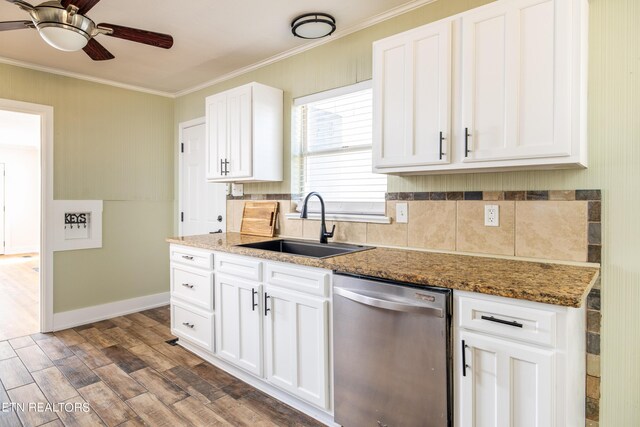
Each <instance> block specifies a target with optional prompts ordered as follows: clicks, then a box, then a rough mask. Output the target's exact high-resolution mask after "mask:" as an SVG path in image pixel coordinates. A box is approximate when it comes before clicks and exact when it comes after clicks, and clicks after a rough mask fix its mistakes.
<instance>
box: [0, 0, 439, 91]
mask: <svg viewBox="0 0 640 427" xmlns="http://www.w3.org/2000/svg"><path fill="white" fill-rule="evenodd" d="M431 1H433V0H431ZM426 2H427V1H425V0H411V1H408V0H324V1H322V2H319V1H317V0H315V1H314V0H267V1H265V0H243V1H232V0H189V1H177V0H172V1H169V0H102V1H100V3H98V4H97V5H96V6H95V7H94V8H93V9H92V10H91V11H89V13H87V15H88V16H89V18H91V19H93V20H94V21H95V22H96V23H101V22H105V23H111V24H120V25H125V26H129V27H136V28H141V29H145V30H150V31H156V32H161V33H167V34H171V35H172V36H173V37H174V40H175V42H174V46H173V48H171V49H170V50H164V49H159V48H155V47H151V46H147V45H142V44H139V43H133V42H129V41H125V40H121V39H117V38H113V37H107V36H104V35H99V36H98V37H97V40H98V41H99V42H100V43H102V44H103V45H104V46H105V47H106V48H107V49H108V50H109V51H111V53H112V54H113V55H114V56H115V57H116V58H115V59H112V60H110V61H102V62H96V61H92V60H91V59H89V57H88V56H86V54H84V52H82V51H79V52H61V51H57V50H55V49H53V48H51V47H50V46H49V45H47V44H46V43H45V42H44V41H43V40H41V39H40V37H39V35H38V33H37V31H35V30H32V29H25V30H14V31H3V32H0V57H2V58H6V59H9V60H13V61H19V62H24V63H28V64H33V65H36V66H40V67H48V68H53V69H56V70H60V71H63V72H70V73H77V74H81V75H85V76H90V77H93V78H98V79H105V80H110V81H114V82H119V83H122V84H127V85H133V86H139V87H142V88H147V89H151V90H156V91H161V92H168V93H176V92H180V91H184V90H187V89H189V88H192V87H195V86H198V85H200V84H202V83H205V82H208V81H211V80H215V79H216V78H220V77H221V76H224V75H226V74H228V73H230V72H233V71H235V70H238V69H240V68H244V67H247V66H250V65H252V64H256V63H259V62H261V61H264V60H266V59H268V58H271V57H273V56H275V55H278V54H281V53H283V52H287V51H290V50H292V49H296V48H300V47H302V46H303V45H308V44H309V43H314V42H313V41H308V40H302V39H298V38H295V37H293V36H292V35H291V32H290V23H291V20H292V19H293V18H295V17H296V16H298V15H299V14H301V13H306V12H326V13H330V14H331V15H333V16H334V17H335V18H336V21H337V26H338V31H337V32H336V33H335V35H334V36H332V37H334V38H335V37H339V36H340V34H344V33H345V32H348V31H350V30H353V29H355V28H358V27H359V26H362V25H363V23H367V22H371V21H372V20H375V18H376V17H378V18H379V17H380V15H384V14H387V13H391V14H395V13H397V12H399V11H404V10H405V9H406V10H408V9H411V8H413V7H417V6H419V5H421V4H424V3H426ZM37 3H39V2H37ZM37 3H34V4H37ZM21 19H28V16H27V14H26V13H25V12H23V11H22V10H20V9H19V8H18V7H17V6H15V5H12V4H11V3H9V2H6V1H2V0H0V21H13V20H21Z"/></svg>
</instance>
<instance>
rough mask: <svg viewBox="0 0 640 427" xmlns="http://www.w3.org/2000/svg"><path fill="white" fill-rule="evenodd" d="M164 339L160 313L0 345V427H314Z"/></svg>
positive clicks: (164, 318)
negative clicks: (86, 407) (36, 407)
mask: <svg viewBox="0 0 640 427" xmlns="http://www.w3.org/2000/svg"><path fill="white" fill-rule="evenodd" d="M172 338H174V337H173V336H172V335H171V332H170V329H169V308H168V307H161V308H156V309H152V310H147V311H143V312H141V313H134V314H129V315H127V316H121V317H116V318H114V319H110V320H104V321H101V322H97V323H92V324H89V325H84V326H80V327H77V328H72V329H67V330H64V331H60V332H55V333H52V334H33V335H27V336H23V337H20V338H15V339H11V340H7V341H0V382H1V383H0V385H1V387H0V427H4V426H10V427H14V426H41V425H45V426H47V427H54V426H63V425H64V426H82V427H84V426H93V425H108V426H122V427H125V426H126V427H134V426H142V425H147V426H167V427H178V426H321V425H322V424H321V423H318V422H317V421H315V420H314V419H312V418H309V417H308V416H306V415H304V414H302V413H300V412H298V411H296V410H295V409H293V408H291V407H289V406H287V405H285V404H283V403H282V402H280V401H278V400H276V399H274V398H272V397H270V396H268V395H266V394H264V393H262V392H261V391H259V390H256V389H255V388H253V387H251V386H250V385H248V384H246V383H244V382H242V381H240V380H239V379H237V378H235V377H233V376H231V375H229V374H227V373H226V372H224V371H222V370H220V369H218V368H216V367H214V366H213V365H211V364H209V363H207V362H205V361H203V360H202V359H200V358H199V357H197V356H195V355H194V354H192V353H190V352H189V351H187V350H185V349H183V348H182V347H180V346H172V345H169V344H167V343H166V342H165V341H166V340H169V339H172ZM47 403H51V404H54V405H50V406H46V404H47ZM85 403H88V404H89V407H90V410H89V411H88V412H83V411H69V412H67V411H64V410H60V409H61V408H63V406H62V405H59V404H65V405H64V407H66V408H71V407H72V406H73V404H75V405H77V406H78V407H81V406H82V404H85ZM20 404H24V411H22V410H21V408H20ZM29 404H31V408H33V406H34V405H35V404H40V409H41V410H39V411H38V410H33V409H31V410H30V406H29ZM56 404H57V405H56Z"/></svg>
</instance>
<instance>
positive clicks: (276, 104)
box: [206, 83, 283, 182]
mask: <svg viewBox="0 0 640 427" xmlns="http://www.w3.org/2000/svg"><path fill="white" fill-rule="evenodd" d="M282 97H283V92H282V91H281V90H280V89H275V88H272V87H269V86H265V85H262V84H259V83H249V84H247V85H244V86H240V87H237V88H234V89H231V90H228V91H225V92H221V93H218V94H215V95H212V96H209V97H207V98H206V123H207V180H209V181H216V182H236V181H238V182H260V181H282V176H283V175H282V173H283V171H282V167H283V163H282V162H283V159H282V146H283V145H282V144H283V134H282V105H283V104H282Z"/></svg>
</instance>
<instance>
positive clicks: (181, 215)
mask: <svg viewBox="0 0 640 427" xmlns="http://www.w3.org/2000/svg"><path fill="white" fill-rule="evenodd" d="M180 222H184V212H180Z"/></svg>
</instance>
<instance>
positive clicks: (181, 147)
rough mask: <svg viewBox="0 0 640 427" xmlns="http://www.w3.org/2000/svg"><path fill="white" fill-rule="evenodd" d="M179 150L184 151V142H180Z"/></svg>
mask: <svg viewBox="0 0 640 427" xmlns="http://www.w3.org/2000/svg"><path fill="white" fill-rule="evenodd" d="M180 152H181V153H184V142H181V143H180Z"/></svg>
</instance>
